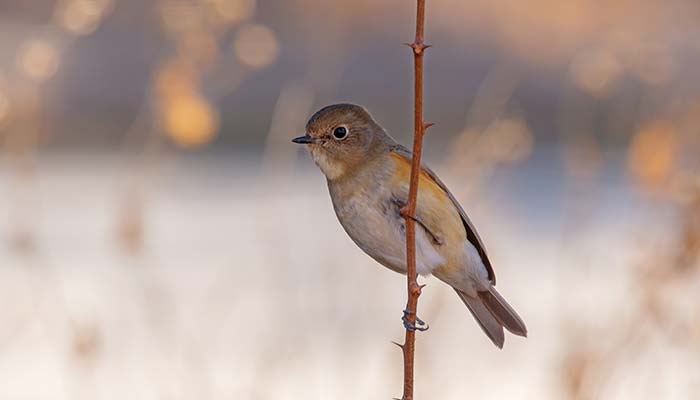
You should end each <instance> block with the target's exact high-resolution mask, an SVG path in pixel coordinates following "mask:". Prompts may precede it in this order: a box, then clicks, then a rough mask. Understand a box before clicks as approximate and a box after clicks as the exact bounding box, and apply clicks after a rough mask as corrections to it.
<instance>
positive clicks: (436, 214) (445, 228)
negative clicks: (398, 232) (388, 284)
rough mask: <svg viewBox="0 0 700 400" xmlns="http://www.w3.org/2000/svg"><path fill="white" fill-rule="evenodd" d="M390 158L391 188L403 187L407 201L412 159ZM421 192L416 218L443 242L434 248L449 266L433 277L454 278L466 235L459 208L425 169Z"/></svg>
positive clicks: (441, 268) (400, 156)
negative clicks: (447, 276)
mask: <svg viewBox="0 0 700 400" xmlns="http://www.w3.org/2000/svg"><path fill="white" fill-rule="evenodd" d="M391 158H392V160H393V161H394V165H395V167H396V173H395V174H394V176H393V182H392V184H391V187H401V188H403V189H402V192H403V193H402V195H404V194H405V198H408V184H409V180H410V175H411V160H410V159H407V158H406V157H404V156H403V155H401V154H398V153H393V152H392V153H391ZM418 193H419V194H418V203H417V205H416V217H417V218H418V219H420V220H421V222H422V223H424V224H425V225H426V226H427V227H428V229H430V230H431V231H432V232H433V233H435V234H436V235H438V236H439V237H440V238H441V239H442V240H443V241H444V243H443V244H442V245H435V246H436V248H437V249H438V251H439V252H440V254H441V255H442V256H443V257H445V259H446V260H447V263H446V265H444V266H443V267H440V268H438V270H436V271H434V274H436V276H438V275H441V273H442V274H447V275H451V274H453V273H454V274H457V273H459V272H461V271H457V269H459V268H461V262H460V261H461V260H460V258H461V257H463V254H464V243H465V241H466V240H467V233H466V230H465V228H464V224H463V223H462V218H461V217H460V215H459V211H458V209H457V206H456V205H455V204H454V203H453V202H452V200H451V199H450V197H449V195H448V194H447V192H445V190H444V189H443V188H442V187H441V186H440V184H438V183H437V182H435V180H434V179H433V178H432V177H431V176H430V175H429V174H428V173H427V172H426V171H425V170H424V169H422V170H421V174H420V181H419V184H418Z"/></svg>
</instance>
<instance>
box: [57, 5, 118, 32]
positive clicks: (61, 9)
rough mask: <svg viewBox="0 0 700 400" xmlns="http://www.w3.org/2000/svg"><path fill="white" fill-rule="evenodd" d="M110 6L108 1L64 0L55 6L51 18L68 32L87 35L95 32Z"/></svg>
mask: <svg viewBox="0 0 700 400" xmlns="http://www.w3.org/2000/svg"><path fill="white" fill-rule="evenodd" d="M111 6H112V2H111V1H110V0H101V1H98V0H64V1H61V2H59V3H58V4H57V5H56V8H55V11H54V16H53V18H54V21H55V22H56V24H58V25H59V26H61V27H62V28H64V29H65V30H67V31H68V32H71V33H73V34H76V35H89V34H91V33H93V32H94V31H95V30H97V28H98V27H99V25H100V21H101V20H102V17H103V16H104V14H105V13H106V12H107V10H109V9H110V8H111Z"/></svg>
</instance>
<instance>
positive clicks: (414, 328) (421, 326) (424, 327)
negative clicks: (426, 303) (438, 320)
mask: <svg viewBox="0 0 700 400" xmlns="http://www.w3.org/2000/svg"><path fill="white" fill-rule="evenodd" d="M415 313H416V312H415V311H409V310H403V316H402V317H401V321H403V326H404V328H406V330H409V331H411V332H415V331H419V332H425V331H427V330H428V329H430V325H428V324H426V323H425V321H423V320H422V319H420V318H418V316H417V315H416V323H415V324H413V323H411V321H409V320H408V316H409V315H412V314H415ZM416 325H417V326H416Z"/></svg>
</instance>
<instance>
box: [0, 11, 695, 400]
mask: <svg viewBox="0 0 700 400" xmlns="http://www.w3.org/2000/svg"><path fill="white" fill-rule="evenodd" d="M428 10H429V11H428V15H427V36H428V37H429V38H430V41H431V43H432V44H434V45H435V47H434V48H433V49H432V50H431V51H432V52H431V53H430V56H429V57H428V59H427V60H426V77H425V79H426V91H427V92H426V96H427V97H426V107H427V109H426V117H427V119H428V120H430V121H432V122H436V123H437V125H436V126H435V127H434V128H432V129H433V130H434V131H439V133H438V134H435V135H430V134H429V135H428V136H427V137H426V150H427V161H428V162H429V163H430V164H431V166H432V167H433V168H434V169H435V170H437V171H438V172H439V173H440V175H441V176H442V178H443V180H445V181H446V182H447V184H448V185H449V186H450V187H451V188H452V189H453V191H454V192H455V194H456V196H457V197H458V198H459V199H460V201H461V202H462V204H463V205H464V206H465V209H467V210H468V212H469V213H470V215H472V218H473V219H474V221H475V223H476V224H477V226H478V227H479V231H480V233H481V235H482V236H483V238H484V240H485V242H486V245H487V247H488V248H489V252H490V254H492V257H493V259H494V264H495V265H496V269H497V274H498V276H499V289H500V290H501V291H502V292H503V293H504V294H505V295H507V297H508V298H509V300H511V301H512V302H513V304H514V305H515V306H516V307H517V309H518V310H519V311H520V312H521V314H522V315H523V317H524V318H525V320H526V321H527V322H528V327H529V328H530V332H531V336H530V338H528V339H527V340H517V339H510V340H508V341H507V343H506V347H505V349H504V350H503V351H500V352H499V351H496V350H495V349H494V348H492V347H491V345H490V344H489V343H488V341H487V340H486V339H485V338H483V337H482V335H481V332H480V331H479V330H478V327H476V325H475V324H474V323H473V321H472V320H471V317H470V316H469V315H468V313H467V312H466V311H465V310H464V309H463V307H462V306H461V305H460V302H459V301H458V300H457V299H456V298H453V295H452V293H450V291H449V290H447V288H444V287H442V286H441V285H440V284H439V283H438V282H436V281H435V280H433V279H428V280H427V283H428V287H427V289H426V290H425V291H424V295H423V297H422V298H421V299H422V300H421V301H422V302H423V303H422V305H421V310H422V311H421V314H422V316H423V317H425V319H426V320H428V321H429V322H430V323H431V330H430V331H429V332H428V333H426V334H424V335H420V337H419V342H418V353H417V368H418V369H417V377H418V379H417V383H416V385H417V386H416V390H417V393H416V396H417V398H423V399H434V398H439V399H458V398H459V399H461V398H465V396H466V395H467V394H468V396H467V397H469V398H471V397H473V398H480V399H486V398H533V399H535V398H536V399H542V398H551V399H560V398H572V399H629V398H635V399H636V398H654V399H656V398H663V399H689V398H698V397H700V373H699V372H698V371H700V357H698V355H699V354H700V309H699V308H698V304H700V295H699V293H700V287H698V285H699V284H700V276H699V274H700V85H699V82H700V80H698V79H697V69H698V63H699V62H700V47H699V46H698V41H697V40H696V38H697V37H699V35H700V25H698V24H697V20H698V17H700V7H698V5H697V2H695V1H690V0H688V1H685V0H673V1H670V2H661V1H651V0H649V1H642V2H632V1H627V0H622V1H613V2H610V1H597V0H596V1H590V0H574V1H568V2H560V1H553V0H536V1H534V2H533V1H531V2H512V1H495V2H476V1H461V0H431V3H430V6H429V8H428ZM413 11H414V10H413V8H412V7H406V6H405V4H403V3H402V2H400V1H398V0H390V1H383V2H370V1H352V2H351V1H334V2H326V1H317V0H289V1H284V2H274V1H269V0H268V1H266V0H152V1H146V2H142V1H137V0H58V1H48V0H46V1H44V0H39V1H31V2H25V1H19V0H0V215H2V218H1V219H0V398H2V399H46V398H50V399H54V398H55V399H79V398H86V399H88V398H89V399H95V398H106V399H111V398H114V399H117V398H120V399H121V398H142V399H151V398H168V399H170V398H180V399H202V398H210V399H220V398H221V399H223V398H241V399H280V398H282V399H292V398H294V399H307V398H319V399H328V398H333V399H343V398H347V399H350V398H352V399H356V398H380V399H385V398H391V397H395V396H396V395H397V393H398V392H399V389H400V374H401V358H400V353H399V352H398V351H397V350H396V349H395V348H394V346H392V345H391V344H390V341H391V340H397V339H399V337H400V336H401V334H402V326H401V324H400V321H399V317H400V315H399V313H398V312H397V310H400V309H401V306H402V304H403V302H404V300H405V298H404V296H405V294H404V281H403V280H402V279H401V278H400V277H399V276H396V275H392V274H390V273H388V272H385V271H382V270H379V269H378V268H377V267H376V266H375V264H374V263H373V262H372V261H371V260H370V259H368V258H367V257H366V256H364V255H363V254H362V253H361V252H360V250H358V249H356V248H355V246H353V245H352V244H351V243H350V241H349V240H348V239H347V238H346V237H345V234H344V233H343V232H342V230H341V228H340V227H339V225H338V224H337V222H336V221H335V217H334V215H333V212H332V208H331V207H330V204H329V200H328V198H327V193H326V191H325V187H324V182H323V179H322V178H321V176H320V173H318V172H317V171H315V169H314V168H313V165H311V164H312V163H311V162H310V160H309V159H308V157H307V156H306V155H304V154H303V152H301V151H299V149H297V148H296V147H294V146H292V145H291V144H290V143H289V140H290V138H291V137H294V136H296V135H297V134H298V133H299V132H300V131H301V130H302V129H303V126H304V123H305V119H306V118H307V117H308V115H309V114H310V113H312V112H313V111H314V109H315V108H317V107H320V106H322V105H324V104H327V103H330V102H335V101H348V100H349V101H354V102H358V103H362V104H364V105H366V106H368V107H369V108H370V110H371V111H372V112H373V114H374V115H375V116H376V117H377V118H378V119H379V120H380V122H381V123H382V124H383V125H384V126H386V127H387V128H389V130H390V133H391V134H392V135H394V136H396V137H397V138H398V139H399V140H400V141H402V142H404V143H408V139H409V136H410V132H411V126H412V125H411V124H412V118H411V106H410V90H411V89H410V88H411V85H410V82H411V81H410V73H411V70H410V68H411V65H410V57H409V56H410V53H408V52H407V50H406V49H405V48H402V46H400V43H402V42H405V41H408V40H410V38H411V37H412V34H413V33H412V31H411V29H407V28H406V27H407V26H411V24H410V23H408V24H407V21H413V19H412V18H413V15H412V13H413ZM348 343H350V344H352V346H351V347H350V348H348V346H347V344H348Z"/></svg>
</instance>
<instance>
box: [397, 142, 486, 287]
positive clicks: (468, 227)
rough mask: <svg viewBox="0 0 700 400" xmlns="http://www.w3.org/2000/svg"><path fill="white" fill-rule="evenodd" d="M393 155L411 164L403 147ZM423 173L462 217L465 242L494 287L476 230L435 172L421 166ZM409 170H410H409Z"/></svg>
mask: <svg viewBox="0 0 700 400" xmlns="http://www.w3.org/2000/svg"><path fill="white" fill-rule="evenodd" d="M391 151H392V153H393V154H396V155H397V156H399V157H400V159H401V160H402V162H404V161H405V162H406V163H408V165H409V167H410V164H411V160H412V158H413V155H412V154H411V152H410V151H409V150H408V149H406V148H405V147H403V146H401V145H396V146H395V147H393V148H392V149H391ZM421 167H422V171H423V173H425V175H427V177H428V178H429V179H430V180H431V181H432V182H434V183H435V184H436V185H437V186H438V187H439V188H440V189H442V191H444V192H445V194H446V195H447V197H448V198H449V200H450V201H451V202H452V204H454V206H455V208H457V210H458V211H459V215H460V217H462V224H463V225H464V229H465V231H466V234H467V240H469V243H471V244H472V245H473V246H474V247H475V248H476V250H477V251H478V253H479V256H480V257H481V261H482V262H483V263H484V266H485V267H486V270H487V272H488V277H489V281H491V284H492V285H496V274H495V273H494V271H493V267H492V266H491V261H490V260H489V257H488V255H486V248H485V247H484V244H483V242H482V241H481V238H480V237H479V234H478V233H477V232H476V228H475V227H474V225H473V224H472V222H471V220H470V219H469V217H468V216H467V213H466V212H465V211H464V209H463V208H462V206H461V205H459V202H457V199H455V197H454V196H453V195H452V193H451V192H450V190H449V189H447V186H445V184H444V183H442V181H441V180H440V178H438V177H437V175H436V174H435V172H433V171H432V170H431V169H430V168H428V167H426V166H421ZM409 169H410V168H409ZM419 204H420V203H419Z"/></svg>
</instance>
